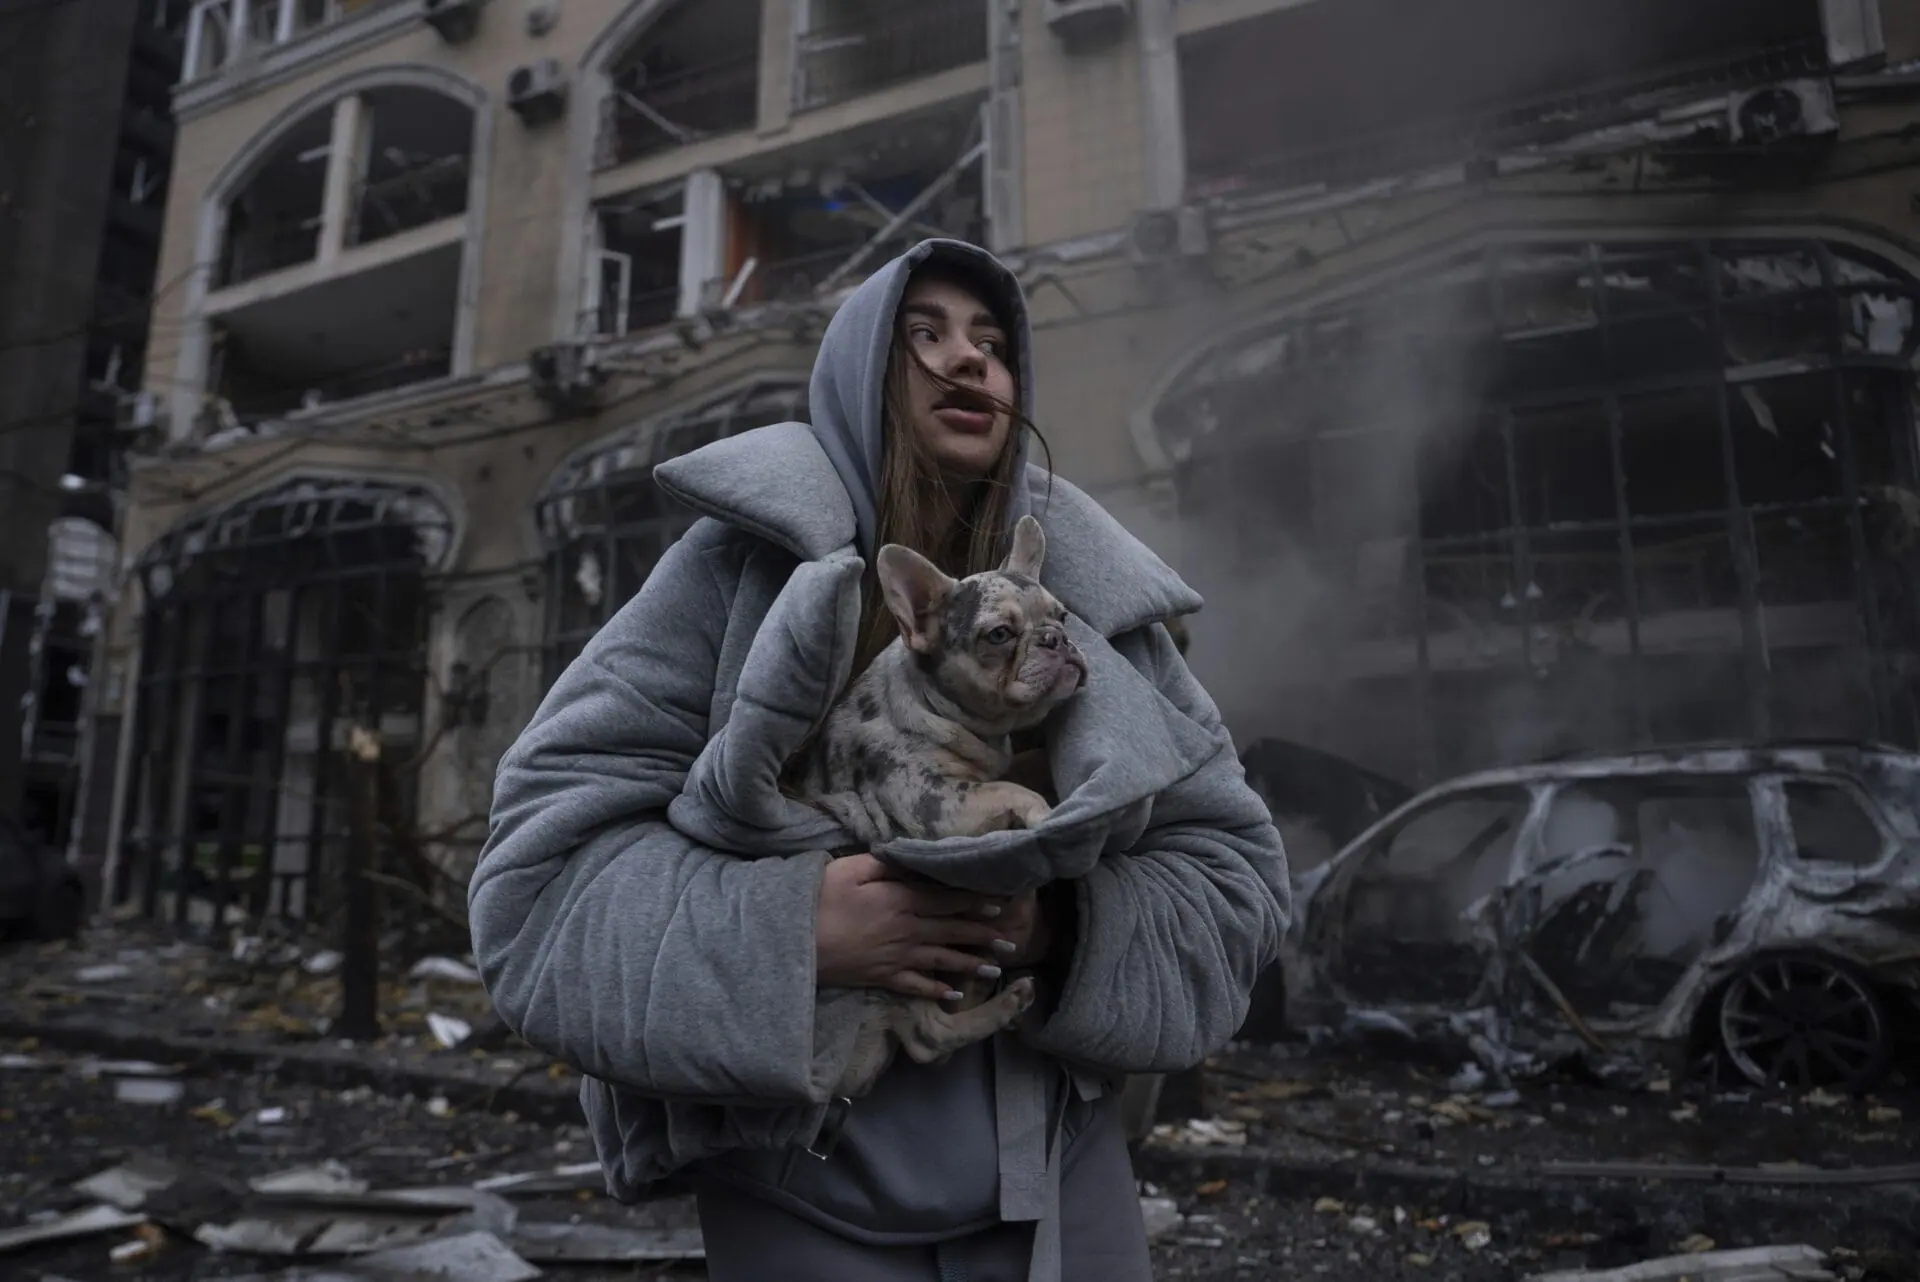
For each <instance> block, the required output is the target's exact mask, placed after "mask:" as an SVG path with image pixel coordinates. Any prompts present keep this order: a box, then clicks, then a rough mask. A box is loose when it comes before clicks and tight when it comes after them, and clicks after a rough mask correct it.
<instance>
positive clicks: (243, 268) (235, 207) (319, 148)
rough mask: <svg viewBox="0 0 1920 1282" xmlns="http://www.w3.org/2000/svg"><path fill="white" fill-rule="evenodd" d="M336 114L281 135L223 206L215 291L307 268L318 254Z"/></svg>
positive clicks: (312, 118)
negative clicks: (296, 266) (223, 227)
mask: <svg viewBox="0 0 1920 1282" xmlns="http://www.w3.org/2000/svg"><path fill="white" fill-rule="evenodd" d="M334 110H335V109H334V108H332V107H327V108H322V109H321V110H319V111H316V112H314V113H313V114H312V115H309V116H308V117H306V118H305V119H304V120H301V121H300V122H299V123H297V124H295V125H293V126H292V127H291V128H289V129H288V130H287V131H286V133H284V134H282V135H281V137H280V141H279V144H278V145H277V146H276V147H275V148H274V150H273V154H272V155H270V156H268V157H267V158H266V159H265V160H264V161H262V162H261V164H260V166H259V167H258V168H257V169H256V170H255V171H254V173H253V175H252V177H251V178H250V179H249V180H248V182H247V183H246V184H245V185H244V186H243V187H241V188H240V190H238V191H237V192H236V193H235V194H234V196H233V198H232V199H231V200H229V201H228V202H227V218H226V237H225V239H224V241H223V242H222V244H221V251H220V261H219V263H218V264H217V265H216V266H215V269H214V286H215V287H216V288H220V287H223V286H227V285H237V284H239V283H240V282H242V281H246V280H251V279H253V278H254V277H255V276H261V275H265V274H266V273H267V272H272V271H279V270H281V269H282V268H286V267H291V266H293V265H294V264H296V263H304V262H310V261H312V259H313V257H314V256H315V255H316V254H317V253H318V252H319V249H320V218H321V209H322V207H323V204H324V201H325V198H326V188H327V156H328V153H329V150H330V146H329V144H330V142H331V140H332V136H333V118H334Z"/></svg>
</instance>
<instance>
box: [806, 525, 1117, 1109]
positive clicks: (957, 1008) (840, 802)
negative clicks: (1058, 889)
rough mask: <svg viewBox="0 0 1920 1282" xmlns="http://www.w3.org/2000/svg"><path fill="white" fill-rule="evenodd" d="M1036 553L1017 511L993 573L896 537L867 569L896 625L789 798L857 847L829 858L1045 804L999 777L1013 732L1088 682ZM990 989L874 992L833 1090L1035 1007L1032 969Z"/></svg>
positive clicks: (1003, 1024)
mask: <svg viewBox="0 0 1920 1282" xmlns="http://www.w3.org/2000/svg"><path fill="white" fill-rule="evenodd" d="M1045 556H1046V536H1045V535H1044V534H1043V533H1042V532H1041V529H1040V523H1039V522H1038V521H1036V520H1034V519H1033V518H1032V517H1031V516H1023V517H1021V518H1020V520H1019V521H1018V522H1017V523H1016V525H1015V526H1014V532H1013V545H1012V549H1011V551H1010V552H1009V553H1008V555H1007V558H1006V560H1005V561H1004V562H1003V563H1002V564H1001V565H1000V567H999V568H998V569H996V570H989V571H986V572H985V573H981V574H975V575H971V576H969V577H967V578H964V579H957V580H956V579H953V578H949V577H948V576H947V575H946V574H944V573H942V572H941V570H940V569H939V568H938V567H936V566H935V565H934V564H933V563H932V562H931V561H928V560H927V559H926V558H925V557H923V556H921V555H919V554H918V553H916V552H914V551H912V550H911V549H909V548H905V547H901V546H900V545H898V544H891V543H890V544H888V545H887V546H885V547H883V548H881V549H880V551H879V553H878V555H877V557H876V559H875V567H874V568H875V576H876V578H877V579H878V581H879V586H880V592H881V594H882V596H883V598H884V599H885V601H886V604H887V608H888V610H889V611H890V612H891V613H892V614H893V617H894V619H895V620H896V621H897V622H898V623H899V625H900V635H899V636H898V637H897V638H895V639H894V641H893V642H892V643H891V644H890V645H888V646H887V648H886V649H884V650H882V651H881V652H880V654H879V655H878V656H877V657H876V658H875V659H874V661H873V663H872V665H871V666H869V667H868V668H867V670H866V671H865V672H864V673H862V674H861V676H860V677H859V679H858V680H856V681H855V682H854V683H853V684H852V686H851V687H849V689H848V690H847V692H846V694H845V695H844V696H843V697H842V698H841V699H840V700H839V702H837V703H836V704H835V705H834V707H833V709H832V711H830V712H829V713H828V714H827V719H826V722H825V724H824V725H823V726H822V727H821V730H820V733H819V734H818V735H817V736H816V737H815V739H814V741H813V743H812V745H811V746H810V748H809V749H808V750H807V752H806V754H805V756H804V758H803V760H802V761H801V762H800V763H799V767H800V768H799V770H798V771H797V772H796V782H797V788H796V792H797V795H798V796H799V798H800V799H801V800H803V801H806V802H809V803H810V804H812V805H814V806H816V807H818V808H819V809H821V810H823V811H825V812H826V813H827V814H828V815H830V816H831V817H832V818H833V819H834V820H835V821H836V822H838V823H839V824H840V826H841V827H843V828H845V829H846V830H847V832H848V833H849V834H851V835H852V836H853V837H855V838H856V839H857V840H858V841H859V842H860V843H861V845H860V846H858V847H854V848H852V849H850V850H846V851H840V852H837V853H840V854H848V853H858V852H861V851H864V850H869V849H872V848H875V847H878V846H879V845H881V844H883V843H885V842H888V841H892V840H894V839H896V838H903V837H905V838H918V839H924V840H933V839H938V838H942V837H974V836H979V835H981V834H984V833H989V832H997V831H1001V830H1003V829H1009V828H1031V827H1033V826H1035V825H1037V824H1038V823H1039V822H1040V821H1041V820H1043V819H1045V818H1046V817H1047V815H1048V814H1049V813H1050V812H1051V809H1052V808H1051V806H1050V805H1049V804H1048V802H1047V800H1046V798H1044V797H1042V796H1041V795H1040V794H1039V793H1037V792H1035V791H1033V790H1032V789H1031V788H1026V787H1023V786H1021V785H1020V784H1017V783H1013V782H1010V781H1008V780H1007V779H1006V777H1005V776H1006V774H1007V771H1008V768H1009V766H1010V764H1011V762H1012V752H1011V748H1010V746H1009V745H1010V739H1011V736H1013V735H1014V734H1017V733H1019V732H1021V731H1025V730H1030V729H1033V728H1034V727H1036V726H1038V725H1039V724H1040V723H1041V722H1042V721H1043V720H1045V718H1046V717H1047V715H1048V714H1049V713H1051V712H1052V711H1053V710H1054V709H1055V708H1057V707H1059V706H1060V705H1061V704H1063V703H1065V702H1066V701H1067V700H1068V699H1070V698H1072V697H1073V696H1074V695H1075V694H1076V693H1078V692H1079V690H1080V688H1081V687H1082V685H1084V684H1085V682H1086V679H1087V661H1086V658H1085V656H1083V655H1082V654H1081V653H1080V651H1079V649H1078V648H1077V647H1075V645H1074V644H1073V642H1072V641H1071V640H1069V639H1068V637H1067V630H1066V614H1067V612H1066V608H1065V607H1064V606H1062V605H1061V604H1060V602H1059V601H1058V600H1056V599H1055V598H1054V595H1053V594H1052V593H1051V592H1049V591H1047V590H1046V589H1045V588H1043V587H1041V586H1040V565H1041V562H1042V560H1043V559H1044V558H1045ZM991 988H992V985H991V984H990V983H988V981H985V980H981V979H977V978H971V977H970V978H969V979H968V980H967V981H965V982H964V983H963V984H961V985H960V986H959V987H958V988H957V991H959V992H961V993H962V995H963V996H962V999H961V1000H960V1001H958V1002H956V1003H954V1004H953V1006H952V1007H951V1008H949V1007H947V1006H943V1005H942V1004H941V1003H939V1002H935V1001H931V1000H928V999H926V998H916V997H905V996H901V995H898V994H893V993H885V992H879V991H877V990H876V991H875V992H874V993H873V994H872V996H873V1000H874V1002H875V1005H876V1009H875V1011H874V1013H873V1016H872V1017H871V1018H870V1019H869V1020H868V1021H867V1022H866V1023H865V1024H864V1025H863V1026H862V1028H861V1031H860V1035H859V1037H858V1039H857V1040H856V1043H855V1050H854V1054H853V1056H852V1058H851V1061H850V1063H849V1065H848V1068H847V1071H846V1073H845V1074H844V1075H843V1077H842V1079H841V1081H840V1083H839V1086H838V1088H837V1089H836V1091H835V1093H836V1094H838V1095H841V1096H844V1097H846V1098H848V1099H858V1098H859V1097H860V1096H862V1095H864V1094H866V1093H867V1092H868V1091H869V1090H871V1089H872V1087H873V1084H874V1083H875V1082H876V1081H878V1080H879V1078H880V1074H881V1073H882V1072H884V1071H885V1070H886V1068H887V1065H888V1064H890V1063H892V1062H893V1056H894V1053H895V1049H896V1047H903V1048H905V1050H906V1052H907V1054H908V1055H909V1056H911V1057H912V1058H913V1059H914V1060H915V1061H916V1062H918V1063H922V1064H930V1063H938V1062H940V1061H941V1060H944V1059H946V1058H947V1057H948V1056H950V1055H952V1054H953V1053H954V1052H955V1051H957V1050H959V1049H960V1048H961V1047H963V1046H967V1045H969V1044H971V1043H973V1042H977V1041H981V1040H983V1039H985V1038H988V1037H991V1036H992V1035H993V1034H995V1033H997V1032H999V1031H1001V1030H1002V1029H1004V1028H1009V1027H1011V1026H1012V1025H1013V1023H1014V1022H1015V1021H1016V1020H1018V1019H1019V1018H1020V1016H1021V1015H1022V1014H1024V1013H1025V1012H1026V1010H1027V1009H1028V1008H1029V1007H1030V1006H1032V1005H1033V1001H1034V996H1035V993H1034V983H1033V980H1032V979H1031V978H1030V977H1024V976H1023V977H1021V978H1019V979H1016V980H1014V981H1012V982H1011V983H1009V984H1007V985H1006V986H1005V987H1004V988H1002V989H1000V991H998V992H997V993H995V992H992V991H991Z"/></svg>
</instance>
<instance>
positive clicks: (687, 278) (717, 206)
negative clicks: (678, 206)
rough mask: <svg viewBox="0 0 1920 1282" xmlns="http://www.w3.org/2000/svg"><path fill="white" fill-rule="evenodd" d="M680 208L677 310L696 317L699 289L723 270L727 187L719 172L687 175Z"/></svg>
mask: <svg viewBox="0 0 1920 1282" xmlns="http://www.w3.org/2000/svg"><path fill="white" fill-rule="evenodd" d="M682 209H683V211H684V213H685V216H686V217H685V222H684V223H683V224H682V225H681V228H680V306H679V309H678V311H679V315H681V316H697V315H699V313H700V303H701V297H700V295H701V290H702V287H703V286H705V284H706V283H707V282H708V281H710V280H713V279H715V278H716V277H718V276H719V275H720V273H721V272H724V271H725V270H726V269H727V187H726V183H725V182H724V181H722V179H721V177H720V175H719V173H717V172H716V171H714V170H712V169H696V170H694V171H693V172H692V173H690V174H688V175H687V190H686V195H685V197H684V198H683V204H682Z"/></svg>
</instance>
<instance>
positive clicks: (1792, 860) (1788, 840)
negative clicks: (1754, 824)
mask: <svg viewBox="0 0 1920 1282" xmlns="http://www.w3.org/2000/svg"><path fill="white" fill-rule="evenodd" d="M1761 778H1762V780H1763V781H1764V782H1765V784H1766V786H1767V787H1768V788H1769V789H1770V791H1771V792H1772V801H1773V804H1774V806H1775V807H1776V810H1775V814H1776V816H1777V819H1778V825H1777V828H1776V831H1775V835H1774V837H1775V844H1776V846H1777V848H1778V849H1777V857H1778V858H1779V859H1780V860H1781V862H1782V864H1783V865H1784V866H1785V867H1788V868H1791V869H1793V870H1794V871H1796V872H1802V873H1810V874H1812V875H1814V876H1816V877H1838V878H1844V879H1846V880H1849V881H1854V880H1860V879H1866V878H1872V877H1876V876H1879V875H1880V874H1882V873H1884V872H1885V871H1886V870H1887V867H1888V865H1889V864H1891V863H1892V862H1893V861H1894V860H1895V859H1897V858H1899V857H1900V852H1901V850H1902V849H1903V845H1902V842H1901V840H1900V834H1899V833H1898V832H1896V831H1895V830H1894V827H1893V824H1892V822H1891V821H1890V820H1889V819H1888V818H1887V816H1886V813H1885V812H1884V811H1883V810H1882V809H1881V807H1880V803H1879V801H1878V800H1876V799H1875V798H1874V796H1873V794H1872V793H1871V792H1870V791H1868V790H1867V789H1866V788H1864V787H1862V786H1861V784H1860V781H1859V780H1858V779H1855V778H1853V777H1852V776H1851V775H1848V774H1845V773H1844V772H1841V771H1838V770H1770V771H1768V772H1766V774H1765V775H1763V776H1761ZM1790 783H1818V784H1831V785H1836V786H1838V787H1840V788H1841V789H1842V790H1844V791H1846V792H1848V793H1850V794H1851V795H1852V797H1853V800H1854V802H1855V803H1856V804H1857V805H1858V806H1859V807H1860V809H1861V811H1862V812H1863V813H1864V814H1865V815H1866V816H1867V822H1868V823H1871V824H1872V825H1873V827H1874V830H1875V831H1876V832H1878V833H1879V834H1880V856H1879V858H1877V859H1875V860H1874V861H1873V862H1872V863H1866V864H1843V863H1833V862H1831V861H1826V860H1818V859H1802V858H1801V857H1800V845H1799V841H1798V840H1797V835H1796V833H1795V831H1794V826H1793V809H1792V807H1791V805H1790V804H1789V803H1788V800H1787V785H1788V784H1790Z"/></svg>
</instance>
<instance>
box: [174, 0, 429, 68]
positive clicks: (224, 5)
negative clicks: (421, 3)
mask: <svg viewBox="0 0 1920 1282" xmlns="http://www.w3.org/2000/svg"><path fill="white" fill-rule="evenodd" d="M412 2H413V0H196V3H195V4H194V6H193V13H192V16H191V17H190V18H189V19H188V20H187V51H186V56H185V58H184V59H183V60H182V62H181V67H180V81H181V83H182V84H187V83H190V82H192V81H195V80H203V79H206V78H207V77H209V76H215V75H218V74H220V73H221V72H222V71H224V70H226V69H227V68H228V67H230V66H232V65H233V64H234V63H235V62H237V61H239V59H240V58H241V57H242V56H243V55H244V54H246V53H247V52H248V51H249V50H253V49H266V48H273V47H275V46H278V45H284V44H287V43H289V42H291V41H293V40H297V39H299V38H300V37H302V36H304V35H306V34H308V33H309V32H312V31H318V30H319V29H321V28H322V27H330V26H333V25H335V24H336V23H341V22H351V21H353V20H355V19H357V18H362V17H365V16H366V15H367V14H370V13H375V12H378V11H379V10H382V9H392V8H394V7H395V6H397V5H403V4H409V3H412Z"/></svg>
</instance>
